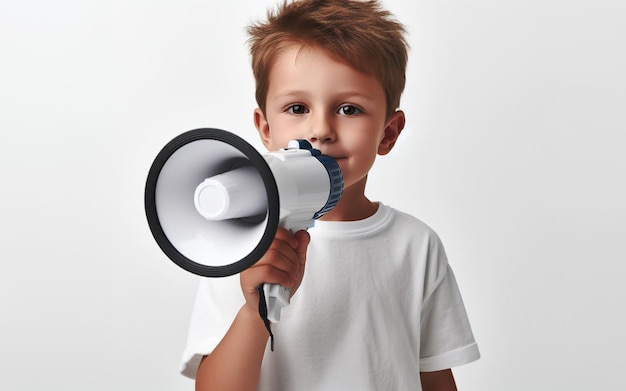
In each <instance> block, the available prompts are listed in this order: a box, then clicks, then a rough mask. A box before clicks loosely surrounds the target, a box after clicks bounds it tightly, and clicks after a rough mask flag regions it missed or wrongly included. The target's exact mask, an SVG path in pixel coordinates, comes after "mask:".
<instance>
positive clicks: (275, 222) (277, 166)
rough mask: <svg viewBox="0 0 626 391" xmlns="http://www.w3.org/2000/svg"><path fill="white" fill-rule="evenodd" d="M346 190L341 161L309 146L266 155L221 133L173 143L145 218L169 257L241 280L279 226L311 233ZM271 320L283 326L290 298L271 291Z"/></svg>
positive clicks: (151, 182) (191, 135) (163, 156)
mask: <svg viewBox="0 0 626 391" xmlns="http://www.w3.org/2000/svg"><path fill="white" fill-rule="evenodd" d="M342 191H343V176H342V174H341V170H340V169H339V165H338V164H337V162H336V161H335V160H334V159H332V158H330V157H328V156H325V155H322V154H321V153H320V151H318V150H316V149H313V148H312V147H311V144H309V143H308V142H307V141H304V140H293V141H291V142H290V143H289V145H288V146H287V147H286V148H284V149H281V150H280V151H276V152H270V153H266V154H263V155H261V154H259V153H258V152H257V151H256V150H255V149H254V148H253V147H252V146H251V145H250V144H248V143H246V142H245V141H244V140H243V139H241V138H239V137H238V136H235V135H234V134H232V133H229V132H226V131H223V130H219V129H196V130H192V131H189V132H186V133H183V134H181V135H180V136H178V137H176V138H175V139H173V140H172V141H171V142H170V143H168V144H167V145H166V146H165V147H164V148H163V150H161V152H160V153H159V155H157V158H156V159H155V161H154V163H153V165H152V167H151V169H150V173H149V174H148V180H147V182H146V192H145V205H146V216H147V218H148V223H149V225H150V229H151V231H152V234H153V236H154V238H155V239H156V241H157V243H158V244H159V246H160V247H161V249H162V250H163V252H164V253H165V254H166V255H167V256H168V257H169V258H170V259H171V260H172V261H174V262H175V263H176V264H178V265H179V266H180V267H182V268H184V269H185V270H188V271H190V272H192V273H195V274H198V275H202V276H206V277H225V276H229V275H233V274H236V273H240V272H242V271H243V270H245V269H246V268H248V267H250V266H252V265H253V264H254V263H255V262H256V261H258V260H259V259H260V258H261V257H262V256H263V254H265V252H266V251H267V249H268V248H269V246H270V244H271V242H272V240H273V239H274V236H275V235H276V230H277V228H278V226H279V225H280V226H282V227H284V228H286V229H288V230H290V231H292V232H296V231H298V230H301V229H308V228H310V227H311V226H312V225H313V223H314V220H315V219H317V218H319V217H321V216H322V215H324V214H325V213H326V212H328V211H329V210H331V209H332V208H333V207H334V206H335V205H336V204H337V202H338V201H339V198H340V197H341V194H342ZM263 290H264V293H265V298H266V301H267V311H268V314H267V318H268V319H269V320H270V321H272V322H278V321H279V320H280V311H281V309H282V308H283V307H284V306H286V305H288V304H289V296H290V292H289V290H288V289H286V288H284V287H281V286H279V285H276V284H265V286H264V289H263Z"/></svg>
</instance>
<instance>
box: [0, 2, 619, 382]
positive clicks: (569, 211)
mask: <svg viewBox="0 0 626 391" xmlns="http://www.w3.org/2000/svg"><path fill="white" fill-rule="evenodd" d="M273 3H274V1H270V0H266V1H258V0H256V1H252V0H249V1H237V2H234V1H233V2H227V1H219V2H218V1H211V2H209V1H199V0H195V1H194V0H180V1H175V2H174V1H155V0H150V1H148V0H144V1H139V0H124V1H122V0H115V1H105V0H101V1H96V0H90V1H78V0H61V1H56V2H49V1H43V0H41V1H36V0H26V1H19V2H18V1H9V0H3V1H2V2H0V132H1V138H0V191H1V193H0V196H1V201H2V202H1V203H0V257H1V263H0V305H1V307H0V316H1V318H0V319H1V320H0V389H2V390H35V389H41V388H43V389H48V390H65V391H67V390H153V391H156V390H192V389H193V383H192V382H191V381H190V380H187V379H185V378H183V377H182V376H180V375H178V373H177V370H178V361H179V358H180V354H181V352H182V348H183V345H184V342H185V333H186V328H187V323H188V317H189V314H190V311H191V306H192V304H193V297H194V293H195V289H196V281H197V277H196V276H194V275H191V274H188V273H187V272H185V271H183V270H182V269H180V268H178V267H177V266H175V265H174V264H173V263H172V262H170V261H169V260H168V259H167V258H166V257H165V256H164V255H163V254H162V253H161V252H160V250H159V249H158V247H157V245H156V243H155V242H154V240H153V239H152V237H151V235H150V233H149V230H148V226H147V223H146V220H145V216H144V210H143V190H144V183H145V177H146V174H147V172H148V169H149V167H150V164H151V163H152V159H153V158H154V157H155V156H156V154H157V153H158V151H159V150H160V148H161V147H162V146H163V145H165V144H166V143H167V142H168V141H169V140H170V139H172V138H173V137H174V136H176V135H178V134H179V133H182V132H184V131H186V130H190V129H194V128H198V127H219V128H223V129H227V130H230V131H233V132H235V133H237V134H239V135H241V136H243V137H244V138H246V139H247V140H248V141H250V142H251V143H253V145H255V146H257V147H260V142H259V141H258V140H257V136H256V134H255V131H254V127H253V124H252V110H253V109H254V107H255V103H254V100H253V80H252V77H251V72H250V70H249V59H248V54H247V48H246V46H245V39H246V37H245V34H244V31H243V30H244V27H245V26H246V25H247V24H248V22H249V20H252V19H257V18H258V17H260V16H262V15H264V14H265V9H266V6H268V5H269V4H273ZM385 4H386V5H387V6H388V8H389V9H391V10H392V11H393V12H394V13H395V14H396V15H397V16H398V18H399V19H400V20H401V21H402V22H404V23H405V24H406V25H407V26H408V30H409V32H410V43H411V46H412V49H411V52H410V67H409V71H408V84H407V88H406V92H405V94H404V96H403V100H402V108H403V109H404V110H405V111H406V113H407V116H408V123H407V127H406V129H405V131H404V133H403V135H402V138H401V140H400V141H399V144H398V145H397V148H396V149H395V150H394V151H393V152H392V153H391V154H390V155H389V156H386V157H384V158H381V159H379V160H378V162H377V163H376V166H375V168H374V170H373V172H372V174H371V177H370V184H369V189H368V192H369V194H370V196H371V198H373V199H376V200H382V201H384V202H385V203H387V204H390V205H392V206H395V207H397V208H400V209H402V210H405V211H407V212H410V213H412V214H414V215H416V216H418V217H419V218H421V219H422V220H424V221H426V222H427V223H428V224H429V225H431V226H432V227H433V228H434V229H435V230H436V231H437V232H438V233H439V234H440V236H441V237H442V238H443V241H444V243H445V245H446V248H447V251H448V255H449V258H450V260H451V264H452V266H453V268H454V269H455V272H456V274H457V278H458V280H459V284H460V286H461V289H462V292H463V295H464V299H465V303H466V306H467V309H468V312H469V315H470V319H471V322H472V325H473V328H474V332H475V336H476V339H477V341H478V343H479V344H480V348H481V352H482V355H483V358H482V359H481V360H480V361H478V362H476V363H473V364H470V365H467V366H465V367H461V368H459V369H457V370H455V373H456V378H457V382H458V384H459V387H460V388H461V389H462V390H466V391H469V390H592V389H595V390H600V389H614V390H615V389H626V379H624V377H623V375H622V372H623V364H624V358H623V357H624V353H623V352H624V350H625V349H626V343H625V339H624V336H623V333H624V330H626V322H625V321H624V316H623V315H624V302H625V300H626V292H625V289H624V288H623V279H624V277H625V273H624V272H625V269H626V268H625V267H624V262H625V261H626V240H625V237H626V228H625V223H626V207H625V204H626V202H625V201H626V180H624V177H625V171H626V153H624V149H625V147H626V135H625V132H626V120H625V112H626V110H625V109H626V77H625V76H624V74H625V70H626V54H625V50H624V47H625V46H624V45H625V43H624V38H625V37H626V24H625V23H624V16H625V14H626V5H625V3H623V2H621V1H618V0H615V1H609V0H601V1H597V0H594V1H592V0H588V1H580V0H541V1H539V0H532V1H507V2H502V1H497V0H483V1H473V2H467V1H461V0H449V1H438V2H426V1H412V0H394V1H392V0H388V1H385Z"/></svg>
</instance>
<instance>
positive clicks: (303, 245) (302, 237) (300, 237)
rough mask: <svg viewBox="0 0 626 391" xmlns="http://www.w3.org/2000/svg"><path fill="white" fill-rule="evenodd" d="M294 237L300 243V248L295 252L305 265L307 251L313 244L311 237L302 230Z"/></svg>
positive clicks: (296, 248)
mask: <svg viewBox="0 0 626 391" xmlns="http://www.w3.org/2000/svg"><path fill="white" fill-rule="evenodd" d="M294 237H295V239H296V240H297V241H298V246H297V247H295V248H294V250H295V251H296V253H297V254H298V257H299V258H300V263H303V262H304V261H305V260H306V251H307V248H308V247H309V243H310V242H311V235H309V233H308V232H307V231H304V230H302V231H298V232H296V233H295V234H294Z"/></svg>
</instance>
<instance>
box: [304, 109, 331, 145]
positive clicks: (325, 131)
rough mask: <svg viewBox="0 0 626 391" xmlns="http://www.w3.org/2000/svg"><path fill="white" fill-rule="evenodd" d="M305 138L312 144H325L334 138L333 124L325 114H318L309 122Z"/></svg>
mask: <svg viewBox="0 0 626 391" xmlns="http://www.w3.org/2000/svg"><path fill="white" fill-rule="evenodd" d="M307 138H308V140H309V142H310V143H311V144H313V145H315V144H316V143H319V144H325V143H330V142H333V141H334V140H335V129H334V124H333V123H332V121H331V120H330V118H328V117H327V116H326V115H323V114H320V115H318V116H316V117H315V118H312V121H311V123H310V124H309V130H308V135H307Z"/></svg>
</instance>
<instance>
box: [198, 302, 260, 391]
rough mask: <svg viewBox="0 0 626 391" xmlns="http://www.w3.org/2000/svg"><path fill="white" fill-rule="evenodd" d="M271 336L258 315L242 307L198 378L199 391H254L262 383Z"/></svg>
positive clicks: (203, 362)
mask: <svg viewBox="0 0 626 391" xmlns="http://www.w3.org/2000/svg"><path fill="white" fill-rule="evenodd" d="M267 339H268V333H267V330H266V329H265V326H264V324H263V320H262V319H261V317H260V316H259V314H258V313H257V312H256V311H254V310H252V309H250V308H249V307H247V306H243V307H242V309H241V310H239V313H238V314H237V316H236V318H235V320H234V321H233V324H232V325H231V327H230V329H229V330H228V332H227V333H226V335H225V336H224V338H223V339H222V341H221V342H220V343H219V344H218V345H217V347H216V348H215V349H214V350H213V352H212V353H211V354H210V355H208V356H206V357H205V358H204V359H203V360H202V362H201V363H200V366H199V368H198V373H197V375H196V391H204V390H211V391H214V390H215V391H219V390H242V391H245V390H254V389H255V388H256V385H257V382H258V380H259V373H260V370H261V363H262V362H263V354H264V352H265V346H266V344H267Z"/></svg>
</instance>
